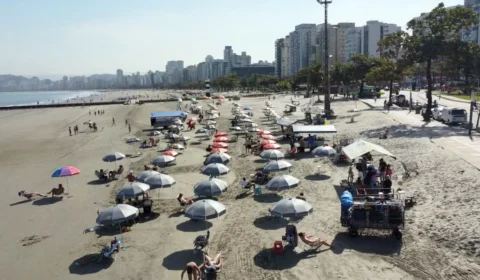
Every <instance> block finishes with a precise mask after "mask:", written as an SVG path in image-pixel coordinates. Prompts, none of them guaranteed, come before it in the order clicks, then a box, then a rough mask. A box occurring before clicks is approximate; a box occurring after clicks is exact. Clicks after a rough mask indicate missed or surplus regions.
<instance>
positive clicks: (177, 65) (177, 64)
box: [165, 60, 183, 74]
mask: <svg viewBox="0 0 480 280" xmlns="http://www.w3.org/2000/svg"><path fill="white" fill-rule="evenodd" d="M165 70H166V71H167V73H168V74H173V73H174V72H176V71H177V70H183V60H172V61H168V62H167V65H166V66H165Z"/></svg>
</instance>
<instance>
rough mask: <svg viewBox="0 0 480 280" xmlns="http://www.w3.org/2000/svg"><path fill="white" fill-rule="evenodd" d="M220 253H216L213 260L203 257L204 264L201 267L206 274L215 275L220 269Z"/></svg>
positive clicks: (206, 256)
mask: <svg viewBox="0 0 480 280" xmlns="http://www.w3.org/2000/svg"><path fill="white" fill-rule="evenodd" d="M221 255H222V253H218V254H217V255H216V256H215V258H213V259H212V258H210V256H208V255H205V263H204V264H203V265H202V269H203V268H205V269H206V271H207V273H215V272H217V271H218V270H220V269H221V267H222V259H221V258H220V257H221Z"/></svg>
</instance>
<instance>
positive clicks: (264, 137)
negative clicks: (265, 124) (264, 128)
mask: <svg viewBox="0 0 480 280" xmlns="http://www.w3.org/2000/svg"><path fill="white" fill-rule="evenodd" d="M260 137H262V138H263V139H267V140H275V139H277V138H276V137H275V136H273V135H268V134H262V135H261V136H260Z"/></svg>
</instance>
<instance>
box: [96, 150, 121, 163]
mask: <svg viewBox="0 0 480 280" xmlns="http://www.w3.org/2000/svg"><path fill="white" fill-rule="evenodd" d="M124 158H125V155H124V154H122V153H119V152H114V153H111V154H108V155H105V156H104V157H103V158H102V160H103V161H105V162H115V161H117V160H122V159H124Z"/></svg>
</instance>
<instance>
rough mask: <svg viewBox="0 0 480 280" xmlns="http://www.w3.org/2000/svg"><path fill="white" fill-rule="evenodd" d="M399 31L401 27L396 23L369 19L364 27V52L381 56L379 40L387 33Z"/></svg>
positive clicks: (362, 44) (362, 46) (362, 47)
mask: <svg viewBox="0 0 480 280" xmlns="http://www.w3.org/2000/svg"><path fill="white" fill-rule="evenodd" d="M398 31H401V28H400V27H399V26H397V25H395V24H389V23H383V22H379V21H378V20H370V21H367V24H366V25H365V26H364V27H363V28H362V37H361V39H362V43H361V49H362V53H363V54H368V55H370V56H376V57H378V56H380V53H379V52H378V42H379V41H380V40H382V39H383V38H385V37H386V36H387V35H389V34H392V33H395V32H398Z"/></svg>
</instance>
